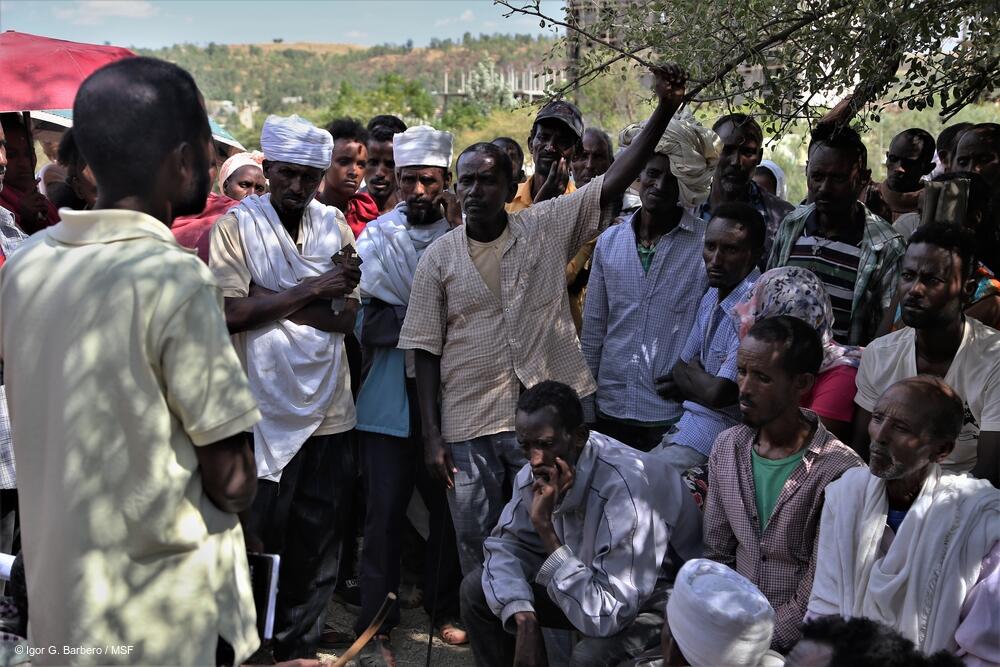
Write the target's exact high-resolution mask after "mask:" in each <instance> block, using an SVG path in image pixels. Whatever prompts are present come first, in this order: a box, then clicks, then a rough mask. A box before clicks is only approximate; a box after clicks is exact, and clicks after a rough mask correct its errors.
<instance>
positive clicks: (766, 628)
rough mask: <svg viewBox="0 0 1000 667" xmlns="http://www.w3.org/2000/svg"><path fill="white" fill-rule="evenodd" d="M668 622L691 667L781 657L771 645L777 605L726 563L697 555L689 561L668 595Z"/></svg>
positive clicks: (749, 665) (738, 666)
mask: <svg viewBox="0 0 1000 667" xmlns="http://www.w3.org/2000/svg"><path fill="white" fill-rule="evenodd" d="M667 622H668V623H669V624H670V633H671V634H672V635H673V637H674V641H675V642H676V643H677V646H678V647H679V648H680V650H681V652H682V653H683V654H684V657H685V658H687V660H688V662H689V663H690V664H691V665H692V667H717V666H718V665H728V666H730V667H758V666H763V665H770V664H775V661H776V660H780V657H776V655H775V654H774V653H772V652H770V651H769V650H768V647H769V646H770V645H771V635H772V634H773V632H774V609H772V608H771V605H770V604H769V603H768V601H767V598H766V597H764V594H763V593H761V592H760V590H759V589H758V588H757V587H756V586H754V585H753V584H752V583H751V582H750V580H749V579H747V578H746V577H743V576H742V575H740V574H737V573H736V571H734V570H732V569H731V568H729V567H726V566H725V565H723V564H722V563H717V562H715V561H712V560H707V559H704V558H695V559H693V560H689V561H688V562H687V563H685V564H684V567H682V568H681V570H680V572H679V573H678V574H677V580H676V581H675V582H674V590H673V592H672V593H671V594H670V599H669V600H668V601H667ZM782 662H783V661H779V662H777V663H776V664H782Z"/></svg>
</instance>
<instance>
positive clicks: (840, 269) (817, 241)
mask: <svg viewBox="0 0 1000 667" xmlns="http://www.w3.org/2000/svg"><path fill="white" fill-rule="evenodd" d="M860 260H861V247H860V245H852V244H850V243H844V242H842V241H835V240H832V239H827V238H823V237H822V236H813V235H809V234H807V233H803V235H802V236H800V237H799V238H797V239H796V240H795V243H794V244H793V245H792V250H791V253H790V254H789V256H788V263H787V266H798V267H801V268H803V269H809V270H810V271H812V272H813V273H815V274H816V276H817V277H818V278H819V279H820V282H822V283H823V286H824V287H825V288H826V291H827V294H829V295H830V302H831V303H832V304H833V320H834V322H833V337H834V339H835V340H836V341H837V342H838V343H843V344H846V343H847V341H848V337H849V335H850V330H851V304H852V303H853V299H854V283H856V282H857V280H858V265H859V263H860Z"/></svg>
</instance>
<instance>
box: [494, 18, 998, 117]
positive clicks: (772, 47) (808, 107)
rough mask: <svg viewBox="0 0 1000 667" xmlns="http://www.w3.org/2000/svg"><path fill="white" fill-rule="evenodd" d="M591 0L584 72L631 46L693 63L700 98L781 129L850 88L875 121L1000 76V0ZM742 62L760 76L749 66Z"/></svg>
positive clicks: (953, 106) (956, 99)
mask: <svg viewBox="0 0 1000 667" xmlns="http://www.w3.org/2000/svg"><path fill="white" fill-rule="evenodd" d="M497 1H498V2H499V3H500V4H502V5H505V6H507V7H510V8H511V9H513V10H514V11H515V13H521V14H524V15H527V16H531V17H535V18H541V19H542V20H543V21H544V22H552V21H554V20H555V21H558V19H555V18H554V17H548V16H545V15H544V14H543V13H542V12H541V11H540V4H539V2H538V0H497ZM581 4H582V5H583V6H585V7H588V8H595V7H596V8H597V9H598V11H597V12H594V13H593V16H594V17H595V20H596V23H588V22H587V21H581V20H578V18H577V16H576V15H575V14H573V13H570V15H569V17H568V18H567V23H568V24H569V26H570V28H571V33H572V35H573V37H572V39H570V38H567V39H565V40H563V41H564V42H566V41H571V42H575V41H576V40H580V41H581V42H583V43H584V45H585V46H586V43H587V41H588V40H590V42H591V45H590V47H589V48H584V49H583V52H584V56H583V58H582V60H581V61H580V62H579V64H578V68H577V73H578V76H579V81H580V83H584V84H586V83H587V82H588V81H589V80H590V79H591V78H592V77H593V76H594V75H595V74H596V73H598V72H600V71H601V70H602V69H603V68H604V67H605V66H606V65H607V64H608V63H610V62H615V63H621V62H628V58H638V59H640V60H642V61H643V62H645V63H660V62H664V61H674V62H678V63H680V64H681V65H683V66H684V67H685V68H687V69H688V70H689V71H690V74H691V81H690V85H689V88H688V90H689V94H690V95H691V96H692V97H693V98H694V99H695V100H696V101H700V102H703V103H706V102H723V103H725V104H727V105H730V106H740V105H743V104H746V105H747V106H748V107H749V108H750V109H751V110H752V111H753V112H754V113H755V114H757V115H758V116H760V117H762V118H764V119H765V120H767V121H769V123H768V126H769V129H770V130H771V132H773V133H777V134H780V133H782V132H783V131H785V130H788V129H790V127H791V126H792V125H793V124H794V123H795V122H797V121H799V120H806V121H815V120H816V119H817V118H819V117H820V116H822V115H824V114H825V113H826V111H827V109H828V108H829V107H830V106H832V105H833V104H834V103H836V102H839V101H840V100H842V99H843V98H845V97H846V96H848V95H852V96H853V97H852V101H851V102H850V104H849V105H848V108H847V110H846V113H844V114H843V115H842V116H841V119H849V118H851V117H855V116H857V117H859V118H860V119H861V120H862V121H864V120H869V121H876V120H877V118H878V116H879V114H880V113H881V112H882V110H884V109H887V108H889V107H892V106H893V105H898V104H902V105H904V106H905V107H906V108H907V109H911V110H921V109H926V108H936V109H940V111H941V113H942V114H943V115H944V116H945V117H948V116H950V115H953V114H954V113H956V112H957V111H959V110H960V109H961V108H963V107H964V106H965V105H967V104H969V103H971V102H974V101H976V100H981V99H984V98H985V97H988V96H989V95H990V93H992V92H993V91H995V90H996V89H997V86H998V85H1000V50H998V49H997V44H998V43H1000V21H997V19H996V17H997V13H996V12H997V4H996V0H957V1H956V0H809V2H802V0H747V1H746V2H732V1H731V0H646V1H645V2H635V1H630V2H620V1H617V0H593V1H592V2H588V3H581ZM577 31H580V32H579V33H577ZM601 42H603V43H604V46H600V47H598V46H597V45H598V44H600V43H601ZM606 47H609V48H606ZM561 49H562V45H561V44H560V45H559V46H557V47H556V52H559V53H561V52H562V50H561ZM625 54H628V56H627V58H626V55H625ZM744 68H751V71H752V72H753V73H754V76H744V74H745V73H746V69H744Z"/></svg>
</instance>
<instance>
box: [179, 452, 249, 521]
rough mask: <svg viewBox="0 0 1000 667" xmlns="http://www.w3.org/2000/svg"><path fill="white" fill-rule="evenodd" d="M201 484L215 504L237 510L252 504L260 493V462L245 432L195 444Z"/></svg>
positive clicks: (225, 508)
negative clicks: (208, 443)
mask: <svg viewBox="0 0 1000 667" xmlns="http://www.w3.org/2000/svg"><path fill="white" fill-rule="evenodd" d="M194 451H195V454H196V455H197V457H198V468H199V469H200V470H201V485H202V487H203V488H204V489H205V493H206V494H207V495H208V497H209V498H210V499H211V501H212V502H213V503H215V506H216V507H218V508H219V509H221V510H222V511H223V512H231V513H233V514H238V513H239V512H242V511H244V510H246V509H247V508H249V507H250V504H251V503H252V502H253V497H254V495H255V494H256V493H257V464H256V462H255V461H254V457H253V447H251V446H250V438H249V437H248V436H247V434H246V433H237V434H236V435H233V436H230V437H228V438H225V439H224V440H220V441H218V442H213V443H212V444H210V445H205V446H203V447H195V448H194Z"/></svg>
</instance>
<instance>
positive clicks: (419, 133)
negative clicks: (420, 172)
mask: <svg viewBox="0 0 1000 667" xmlns="http://www.w3.org/2000/svg"><path fill="white" fill-rule="evenodd" d="M452 139H453V137H452V135H451V132H443V131H441V130H435V129H434V128H433V127H431V126H430V125H417V126H415V127H411V128H409V129H408V130H406V132H400V133H398V134H395V135H393V137H392V158H393V160H395V161H396V167H397V168H399V167H444V168H445V169H447V168H448V167H450V166H451V154H452Z"/></svg>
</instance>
